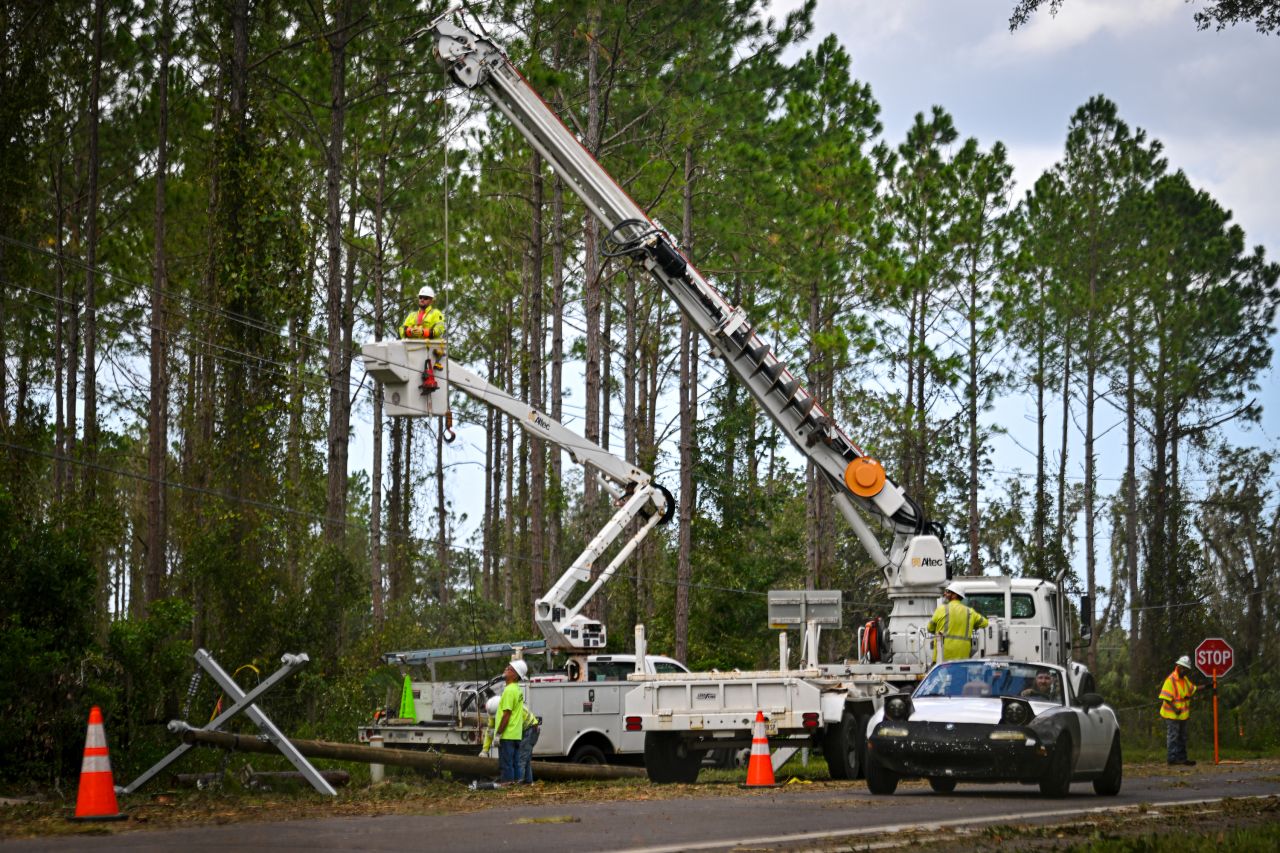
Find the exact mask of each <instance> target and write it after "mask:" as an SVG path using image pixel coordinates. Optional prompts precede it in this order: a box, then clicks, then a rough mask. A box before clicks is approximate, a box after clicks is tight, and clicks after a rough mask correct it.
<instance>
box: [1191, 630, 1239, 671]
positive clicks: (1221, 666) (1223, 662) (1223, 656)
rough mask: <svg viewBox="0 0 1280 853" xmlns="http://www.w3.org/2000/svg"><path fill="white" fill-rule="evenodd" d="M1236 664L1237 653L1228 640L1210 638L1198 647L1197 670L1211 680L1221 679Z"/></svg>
mask: <svg viewBox="0 0 1280 853" xmlns="http://www.w3.org/2000/svg"><path fill="white" fill-rule="evenodd" d="M1235 663H1236V653H1235V651H1234V650H1233V649H1232V648H1231V646H1230V644H1228V643H1227V641H1226V640H1221V639H1219V638H1217V637H1210V638H1209V639H1207V640H1205V641H1203V642H1202V643H1200V645H1198V646H1196V669H1198V670H1200V671H1201V672H1203V673H1204V674H1205V675H1207V676H1209V677H1210V678H1221V677H1222V676H1224V675H1226V674H1227V673H1228V672H1230V671H1231V667H1233V666H1235Z"/></svg>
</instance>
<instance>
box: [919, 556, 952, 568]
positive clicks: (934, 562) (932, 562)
mask: <svg viewBox="0 0 1280 853" xmlns="http://www.w3.org/2000/svg"><path fill="white" fill-rule="evenodd" d="M944 564H945V561H944V560H943V559H942V558H941V557H912V558H911V565H912V566H916V567H919V566H941V565H944Z"/></svg>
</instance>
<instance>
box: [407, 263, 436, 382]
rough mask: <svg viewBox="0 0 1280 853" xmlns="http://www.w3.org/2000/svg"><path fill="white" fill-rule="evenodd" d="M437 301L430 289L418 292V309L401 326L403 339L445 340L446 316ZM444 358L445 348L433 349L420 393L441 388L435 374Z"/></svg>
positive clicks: (424, 372) (411, 312) (426, 288)
mask: <svg viewBox="0 0 1280 853" xmlns="http://www.w3.org/2000/svg"><path fill="white" fill-rule="evenodd" d="M435 299H436V294H435V291H434V290H432V289H431V288H430V287H424V288H422V289H421V290H419V291H418V309H417V310H416V311H410V312H409V316H407V317H405V318H404V322H403V323H401V324H400V337H401V338H404V339H406V340H420V341H421V340H434V341H442V340H443V338H444V314H442V313H440V309H438V308H436V307H435ZM443 357H444V347H443V346H436V347H433V348H432V350H431V357H430V358H428V359H427V361H426V364H424V365H423V367H422V384H421V385H419V386H418V390H419V393H421V394H430V393H431V392H432V391H434V390H436V389H437V388H438V387H440V386H439V385H438V384H437V383H436V373H435V372H436V371H437V370H439V369H440V368H441V367H443V365H442V364H441V363H440V359H441V358H443Z"/></svg>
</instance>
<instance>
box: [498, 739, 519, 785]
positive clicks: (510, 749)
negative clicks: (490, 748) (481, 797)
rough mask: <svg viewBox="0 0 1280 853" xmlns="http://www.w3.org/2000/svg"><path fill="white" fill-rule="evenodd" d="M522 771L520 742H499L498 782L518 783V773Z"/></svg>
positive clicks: (502, 740) (503, 740) (504, 740)
mask: <svg viewBox="0 0 1280 853" xmlns="http://www.w3.org/2000/svg"><path fill="white" fill-rule="evenodd" d="M519 769H520V741H518V740H508V739H507V738H503V739H501V740H499V741H498V781H499V782H518V781H520V777H519V776H517V775H516V771H517V770H519Z"/></svg>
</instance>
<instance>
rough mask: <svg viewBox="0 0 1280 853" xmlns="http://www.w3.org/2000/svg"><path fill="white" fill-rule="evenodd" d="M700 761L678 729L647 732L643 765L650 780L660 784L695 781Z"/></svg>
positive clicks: (699, 757)
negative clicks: (674, 730) (675, 730)
mask: <svg viewBox="0 0 1280 853" xmlns="http://www.w3.org/2000/svg"><path fill="white" fill-rule="evenodd" d="M701 763H702V758H701V756H700V755H699V754H698V753H696V752H694V751H693V750H691V749H689V745H688V744H687V743H686V742H685V740H684V738H682V737H680V735H679V734H677V733H676V732H646V733H645V736H644V769H645V773H646V774H648V776H649V781H650V782H653V783H655V784H658V785H670V784H672V783H677V782H678V783H684V784H689V783H692V782H696V781H698V770H699V769H700V768H699V765H700V764H701Z"/></svg>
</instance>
